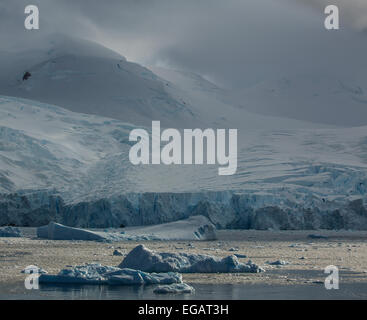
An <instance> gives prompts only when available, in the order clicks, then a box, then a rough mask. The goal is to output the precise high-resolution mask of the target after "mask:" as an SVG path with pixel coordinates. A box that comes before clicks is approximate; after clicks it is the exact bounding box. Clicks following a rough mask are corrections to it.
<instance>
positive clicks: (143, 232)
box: [37, 216, 216, 241]
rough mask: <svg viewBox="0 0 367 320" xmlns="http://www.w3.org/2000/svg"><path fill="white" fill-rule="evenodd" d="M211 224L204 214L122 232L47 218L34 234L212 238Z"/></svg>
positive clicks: (94, 237) (52, 236) (78, 237)
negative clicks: (76, 226) (82, 226)
mask: <svg viewBox="0 0 367 320" xmlns="http://www.w3.org/2000/svg"><path fill="white" fill-rule="evenodd" d="M215 231H216V229H215V226H214V225H213V224H212V223H211V222H210V221H209V219H208V218H206V217H204V216H193V217H190V218H188V219H185V220H179V221H175V222H170V223H164V224H158V225H153V226H144V227H132V228H126V230H125V231H124V232H121V231H119V232H110V231H92V230H88V229H82V228H74V227H69V226H64V225H62V224H60V223H56V222H50V223H49V224H48V225H46V226H42V227H39V228H37V236H38V237H39V238H43V239H49V240H86V241H88V240H89V241H144V240H165V241H166V240H214V239H216V232H215Z"/></svg>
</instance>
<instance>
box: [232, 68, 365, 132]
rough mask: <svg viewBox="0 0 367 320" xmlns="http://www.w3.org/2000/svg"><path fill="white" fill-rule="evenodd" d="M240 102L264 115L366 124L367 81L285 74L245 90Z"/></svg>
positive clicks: (350, 124)
mask: <svg viewBox="0 0 367 320" xmlns="http://www.w3.org/2000/svg"><path fill="white" fill-rule="evenodd" d="M320 73H321V72H320ZM237 100H238V104H240V105H241V106H242V107H243V108H245V109H246V110H249V111H251V112H257V113H260V114H264V115H270V116H274V115H276V116H279V117H288V118H293V119H299V120H303V121H310V122H318V123H326V124H332V125H340V126H361V125H367V81H366V79H365V78H363V77H357V78H356V77H350V76H340V75H339V76H334V75H323V74H319V75H315V74H312V75H307V74H295V75H286V76H283V77H280V78H278V79H270V80H265V81H263V82H261V83H259V84H257V85H255V86H253V87H250V88H248V89H245V90H243V91H242V92H240V93H239V94H238V97H237Z"/></svg>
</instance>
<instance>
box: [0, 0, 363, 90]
mask: <svg viewBox="0 0 367 320" xmlns="http://www.w3.org/2000/svg"><path fill="white" fill-rule="evenodd" d="M332 2H333V3H335V4H338V5H339V6H340V9H341V27H342V30H340V31H336V32H335V31H326V30H325V29H324V27H323V23H324V14H323V9H324V7H325V5H326V4H330V1H326V0H325V1H324V0H226V1H223V0H107V1H100V0H88V1H85V0H32V1H29V0H28V1H24V0H16V1H14V0H2V1H1V3H0V41H1V49H5V50H6V49H7V48H10V47H11V46H12V43H13V42H15V41H17V42H22V41H24V39H25V38H24V37H27V39H28V38H29V37H30V32H29V31H25V30H24V18H25V15H24V7H25V5H27V4H36V5H38V6H39V9H40V16H41V21H40V27H41V30H40V31H32V32H38V34H47V33H54V32H62V33H66V34H69V35H72V36H79V37H84V38H88V39H91V40H95V41H97V42H100V43H102V44H104V45H106V46H108V47H110V48H112V49H114V50H117V51H118V52H120V53H121V54H123V55H124V56H126V57H127V58H128V59H129V60H132V61H137V62H140V63H142V64H145V65H150V64H155V65H157V64H158V65H163V66H170V67H174V68H179V69H187V70H191V71H196V72H197V73H200V74H202V75H204V76H207V77H209V78H210V79H213V80H214V81H216V82H217V83H219V84H221V85H223V86H225V87H228V88H233V89H240V88H243V87H247V86H250V85H252V84H254V83H257V82H259V81H261V80H263V79H265V78H269V77H271V76H274V75H280V74H287V73H297V72H298V73H305V72H309V73H312V72H326V73H332V72H335V73H339V72H343V73H344V72H346V73H348V72H349V73H350V74H354V73H355V72H360V69H361V65H360V62H361V61H364V60H365V58H364V57H365V55H366V52H367V51H366V44H365V43H366V40H367V37H366V36H365V31H363V30H366V29H367V1H366V0H334V1H332Z"/></svg>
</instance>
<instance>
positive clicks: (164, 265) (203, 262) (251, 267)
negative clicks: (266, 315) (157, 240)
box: [119, 245, 264, 273]
mask: <svg viewBox="0 0 367 320" xmlns="http://www.w3.org/2000/svg"><path fill="white" fill-rule="evenodd" d="M119 267H120V268H132V269H139V270H143V271H146V272H181V273H217V272H220V273H242V272H243V273H245V272H251V273H257V272H263V271H264V269H263V268H261V267H259V266H258V265H256V264H254V263H252V262H251V261H249V262H247V263H246V264H243V263H240V262H239V261H238V259H237V257H236V256H228V257H225V258H219V257H215V256H210V255H202V254H188V253H158V252H155V251H152V250H149V249H148V248H146V247H145V246H144V245H139V246H137V247H135V248H134V249H133V250H131V251H130V253H129V254H128V255H127V256H126V257H125V259H124V260H123V261H122V262H121V264H120V265H119Z"/></svg>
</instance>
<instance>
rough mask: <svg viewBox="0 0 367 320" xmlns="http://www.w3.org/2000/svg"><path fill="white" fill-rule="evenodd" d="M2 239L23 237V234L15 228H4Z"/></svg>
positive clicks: (2, 229) (0, 229)
mask: <svg viewBox="0 0 367 320" xmlns="http://www.w3.org/2000/svg"><path fill="white" fill-rule="evenodd" d="M0 237H16V238H19V237H22V232H21V231H20V230H19V228H15V227H3V228H0Z"/></svg>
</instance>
